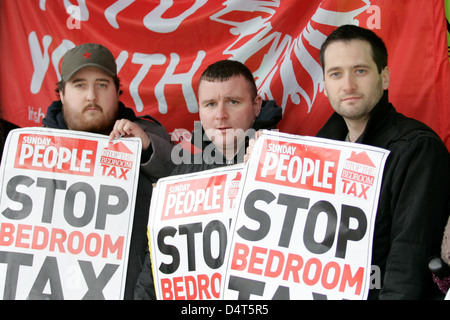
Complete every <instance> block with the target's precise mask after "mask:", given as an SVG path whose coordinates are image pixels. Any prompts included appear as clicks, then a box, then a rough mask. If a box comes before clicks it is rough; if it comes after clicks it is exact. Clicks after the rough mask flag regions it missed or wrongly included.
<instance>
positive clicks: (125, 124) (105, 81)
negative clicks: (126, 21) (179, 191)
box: [42, 43, 172, 299]
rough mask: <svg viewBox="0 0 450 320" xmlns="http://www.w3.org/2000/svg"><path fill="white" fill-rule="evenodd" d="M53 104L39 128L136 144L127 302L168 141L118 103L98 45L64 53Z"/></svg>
mask: <svg viewBox="0 0 450 320" xmlns="http://www.w3.org/2000/svg"><path fill="white" fill-rule="evenodd" d="M61 78H62V80H61V81H60V82H59V83H58V88H57V92H58V93H59V96H60V100H58V101H54V102H53V103H52V104H51V105H50V106H49V108H48V110H47V114H46V117H45V118H44V119H43V120H42V124H43V125H44V126H45V127H49V128H57V129H69V130H78V131H87V132H93V133H99V134H105V135H109V136H110V139H114V138H118V137H138V138H140V139H141V141H142V156H141V168H140V174H139V181H138V188H137V195H136V207H135V213H134V221H133V229H132V236H131V244H130V254H129V259H128V269H127V280H126V288H125V299H133V292H134V287H135V284H136V279H137V276H138V274H139V272H140V271H141V268H142V264H143V259H144V257H145V251H146V249H147V247H148V240H147V236H146V235H147V222H148V213H149V207H150V199H151V195H152V190H153V188H152V182H155V181H156V180H157V179H158V178H160V177H163V176H167V175H168V174H169V173H170V169H171V161H170V151H171V148H172V145H171V142H170V138H169V136H168V134H167V132H166V130H165V128H164V127H163V126H162V125H161V124H160V123H159V122H158V121H156V120H155V119H153V118H151V117H148V116H146V117H136V115H135V114H134V112H133V110H132V109H130V108H127V107H125V105H124V104H123V103H122V102H121V101H120V100H119V96H120V93H121V91H120V80H119V78H118V77H117V66H116V61H115V59H114V56H113V55H112V53H111V52H110V51H109V50H108V49H107V48H105V47H104V46H102V45H99V44H92V43H88V44H82V45H79V46H77V47H75V48H73V49H71V50H69V51H68V52H67V53H66V54H65V56H64V58H63V62H62V66H61Z"/></svg>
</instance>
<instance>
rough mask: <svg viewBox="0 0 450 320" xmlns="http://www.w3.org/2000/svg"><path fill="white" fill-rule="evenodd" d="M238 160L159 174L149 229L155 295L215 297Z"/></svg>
mask: <svg viewBox="0 0 450 320" xmlns="http://www.w3.org/2000/svg"><path fill="white" fill-rule="evenodd" d="M241 170H242V166H241V165H235V166H228V167H225V168H221V169H213V170H206V171H202V172H199V173H192V174H184V175H178V176H172V177H167V178H163V179H160V180H159V181H158V183H157V185H156V188H155V189H154V191H153V196H152V201H151V208H150V217H149V234H150V242H151V256H152V266H153V277H154V283H155V290H156V295H157V298H158V299H161V300H185V299H186V300H206V299H213V300H214V299H219V298H220V286H221V281H222V276H223V271H224V265H225V261H224V257H225V251H226V247H227V244H228V242H229V240H228V239H229V227H230V223H231V219H232V217H233V215H234V214H235V210H234V207H235V202H236V197H237V194H238V189H239V183H240V179H241Z"/></svg>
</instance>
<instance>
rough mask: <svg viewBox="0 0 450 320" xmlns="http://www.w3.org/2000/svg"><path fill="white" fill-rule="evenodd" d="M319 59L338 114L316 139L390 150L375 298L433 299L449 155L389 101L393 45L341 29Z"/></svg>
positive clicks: (378, 226) (376, 247) (449, 186)
mask: <svg viewBox="0 0 450 320" xmlns="http://www.w3.org/2000/svg"><path fill="white" fill-rule="evenodd" d="M320 60H321V64H322V67H323V70H324V81H325V91H324V93H325V95H326V96H327V97H328V98H329V101H330V104H331V106H332V107H333V109H334V110H335V113H334V114H333V115H332V116H331V117H330V119H329V120H328V121H327V123H326V124H325V125H324V126H323V127H322V129H321V130H320V131H319V132H318V134H317V136H319V137H324V138H331V139H336V140H346V141H350V142H356V143H363V144H367V145H372V146H376V147H381V148H385V149H388V150H390V154H389V157H388V159H387V162H386V166H385V170H384V175H383V183H382V186H381V192H380V199H379V204H378V211H377V216H376V221H375V231H374V232H375V233H374V241H373V251H372V265H373V266H377V267H378V268H379V270H380V273H381V279H375V280H377V281H375V287H374V288H373V289H372V290H370V292H369V299H377V298H378V299H429V298H433V297H435V293H436V290H435V289H436V287H435V286H434V285H433V281H432V276H431V273H430V272H429V271H428V268H427V264H428V260H429V259H430V258H431V257H432V256H434V255H439V252H440V244H441V241H442V236H443V230H444V226H445V223H446V221H447V218H448V216H449V199H450V197H449V195H450V156H449V152H448V150H447V148H446V147H445V145H444V144H443V142H442V141H441V139H440V138H439V137H438V136H437V134H436V133H434V132H433V131H432V130H431V129H430V128H429V127H428V126H426V125H425V124H423V123H421V122H419V121H417V120H414V119H411V118H407V117H405V116H404V115H402V114H400V113H398V112H397V111H396V110H395V108H394V106H393V105H392V104H390V103H389V100H388V91H387V89H388V87H389V82H390V74H389V68H388V67H387V49H386V47H385V45H384V43H383V41H382V40H381V39H380V38H379V37H378V36H377V35H376V34H375V33H373V32H372V31H370V30H366V29H364V28H360V27H357V26H352V25H345V26H341V27H339V28H337V29H336V30H335V31H334V32H332V33H331V34H330V35H329V37H328V38H327V40H326V41H325V42H324V44H323V45H322V48H321V51H320ZM375 276H377V275H376V274H375ZM377 282H378V283H377ZM377 284H379V286H377Z"/></svg>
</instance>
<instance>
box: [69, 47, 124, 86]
mask: <svg viewBox="0 0 450 320" xmlns="http://www.w3.org/2000/svg"><path fill="white" fill-rule="evenodd" d="M86 67H97V68H99V69H101V70H103V71H105V72H106V73H108V74H109V75H110V76H111V77H114V76H115V75H116V74H117V64H116V60H115V59H114V56H113V55H112V53H111V51H109V50H108V49H107V48H106V47H104V46H102V45H101V44H96V43H85V44H81V45H79V46H76V47H75V48H73V49H70V50H69V51H67V52H66V54H65V55H64V57H63V61H62V65H61V78H62V79H63V80H64V81H68V80H69V79H70V78H71V77H72V76H73V75H74V74H75V73H76V72H77V71H79V70H81V69H83V68H86Z"/></svg>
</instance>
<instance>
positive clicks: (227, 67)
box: [135, 60, 282, 299]
mask: <svg viewBox="0 0 450 320" xmlns="http://www.w3.org/2000/svg"><path fill="white" fill-rule="evenodd" d="M198 98H199V116H200V123H201V126H200V127H197V128H195V130H194V133H193V134H192V139H191V143H192V145H190V144H189V145H186V144H181V143H180V144H178V145H177V146H175V147H174V148H173V150H172V160H173V161H174V164H175V165H176V166H175V167H174V169H173V171H172V173H171V175H179V174H185V173H192V172H199V171H204V170H208V169H214V168H219V167H223V166H227V165H232V164H237V163H242V162H244V156H245V150H246V147H247V142H248V140H249V138H252V137H253V135H254V133H255V132H256V130H259V129H274V128H275V127H276V126H277V124H278V122H279V121H280V120H281V117H282V109H281V107H279V106H277V105H276V103H275V101H272V100H269V101H263V100H262V98H261V96H260V95H258V93H257V89H256V84H255V80H254V78H253V75H252V73H251V71H250V70H249V69H248V68H247V67H246V66H245V65H244V64H242V63H241V62H238V61H233V60H221V61H217V62H215V63H213V64H211V65H210V66H208V67H207V68H206V70H205V71H204V72H203V73H202V75H201V77H200V83H199V87H198ZM197 124H198V123H197ZM135 298H136V299H155V298H156V295H155V290H154V286H153V278H152V273H151V261H150V254H149V253H147V258H146V261H145V265H144V267H143V270H142V272H141V275H140V276H139V279H138V284H137V286H136V292H135Z"/></svg>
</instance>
